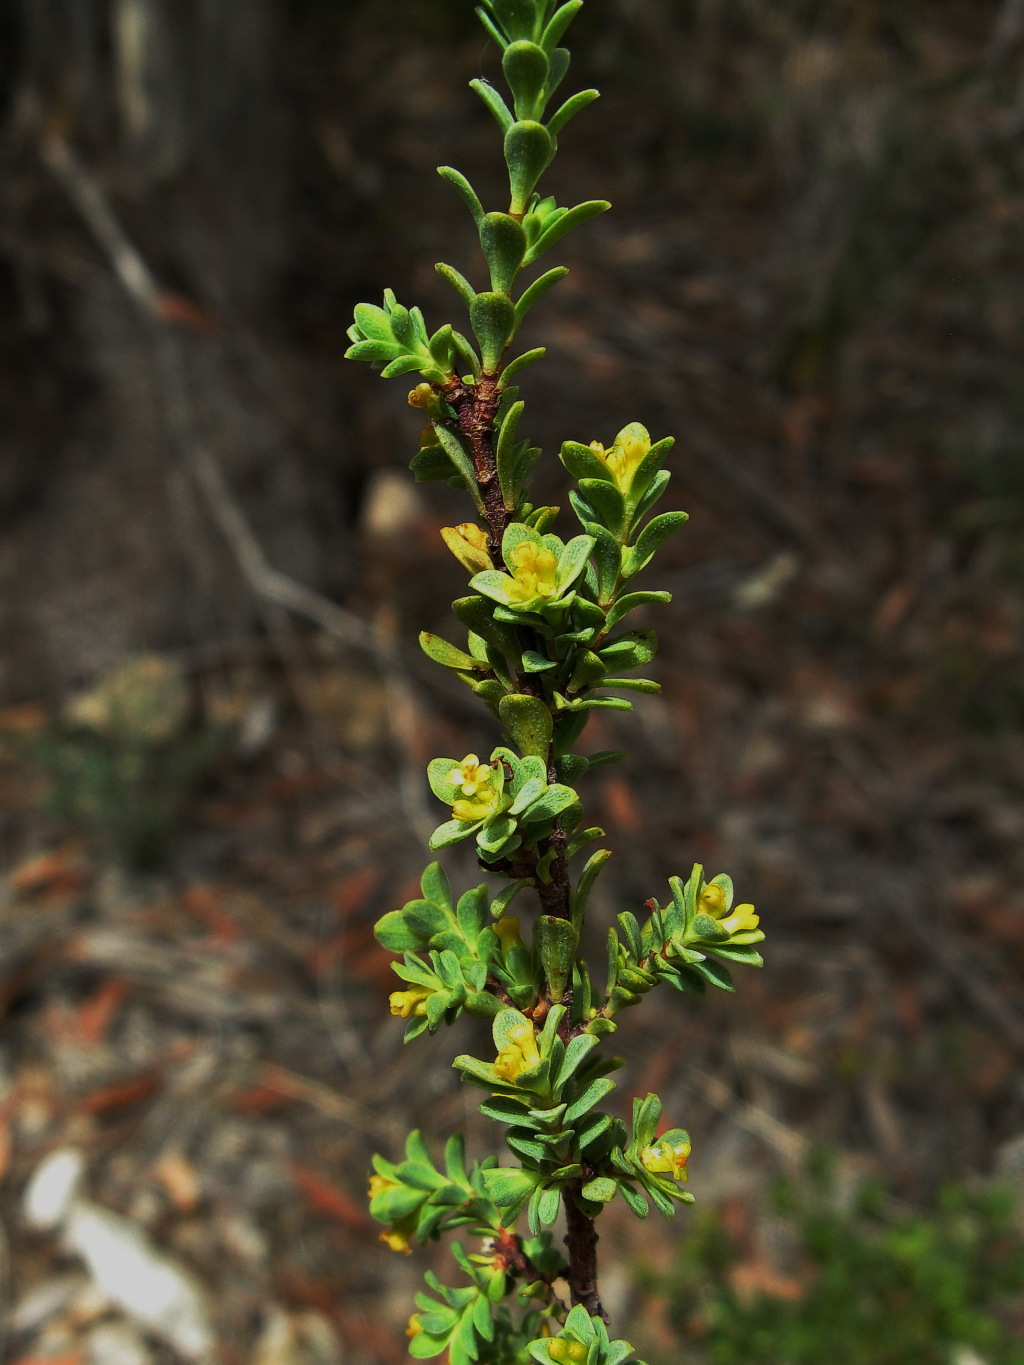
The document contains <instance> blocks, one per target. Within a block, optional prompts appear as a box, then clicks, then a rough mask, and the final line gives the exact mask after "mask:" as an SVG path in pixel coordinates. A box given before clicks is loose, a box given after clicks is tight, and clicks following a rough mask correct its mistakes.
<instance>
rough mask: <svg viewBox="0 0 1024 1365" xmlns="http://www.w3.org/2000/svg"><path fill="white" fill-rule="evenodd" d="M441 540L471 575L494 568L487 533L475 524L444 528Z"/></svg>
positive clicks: (462, 523)
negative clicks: (488, 547)
mask: <svg viewBox="0 0 1024 1365" xmlns="http://www.w3.org/2000/svg"><path fill="white" fill-rule="evenodd" d="M441 538H442V540H443V541H444V543H445V544H446V545H447V546H448V548H449V550H451V552H452V554H453V555H454V556H455V558H456V559H457V560H458V561H459V563H460V564H461V565H462V566H463V568H465V569H468V570H469V571H470V573H483V571H484V570H485V569H493V568H494V565H493V563H492V562H491V556H490V552H489V551H488V549H487V532H486V531H484V530H482V529H481V528H480V527H479V526H477V525H475V523H473V522H471V521H464V522H461V523H460V524H459V525H458V526H442V527H441Z"/></svg>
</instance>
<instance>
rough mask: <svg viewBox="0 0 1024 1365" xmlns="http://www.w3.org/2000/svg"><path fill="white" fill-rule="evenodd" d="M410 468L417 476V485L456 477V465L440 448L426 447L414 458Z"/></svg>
mask: <svg viewBox="0 0 1024 1365" xmlns="http://www.w3.org/2000/svg"><path fill="white" fill-rule="evenodd" d="M409 468H410V469H411V470H412V472H413V474H414V475H415V478H416V482H417V483H432V482H435V481H436V480H438V479H451V478H452V477H453V475H455V467H454V465H453V464H452V462H451V460H450V459H449V458H448V455H447V454H446V453H445V451H444V450H443V449H442V448H441V447H440V446H424V447H423V448H422V449H421V450H419V451H417V453H416V454H415V455H414V456H413V457H412V460H411V461H410V462H409ZM463 487H465V484H463Z"/></svg>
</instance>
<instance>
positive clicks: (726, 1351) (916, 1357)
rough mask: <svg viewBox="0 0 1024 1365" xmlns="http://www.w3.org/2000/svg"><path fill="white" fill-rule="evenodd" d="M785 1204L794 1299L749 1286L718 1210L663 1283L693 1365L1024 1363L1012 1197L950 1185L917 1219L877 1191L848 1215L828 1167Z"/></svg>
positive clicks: (780, 1205) (782, 1191)
mask: <svg viewBox="0 0 1024 1365" xmlns="http://www.w3.org/2000/svg"><path fill="white" fill-rule="evenodd" d="M775 1204H776V1216H777V1217H778V1218H780V1219H781V1220H782V1226H783V1229H784V1230H785V1231H786V1232H787V1233H788V1234H789V1237H790V1238H791V1239H792V1240H791V1241H790V1242H789V1244H788V1250H789V1253H790V1256H791V1264H790V1265H789V1266H787V1267H786V1273H787V1278H789V1279H791V1281H792V1284H793V1289H792V1294H791V1296H787V1297H781V1296H780V1295H778V1294H772V1293H771V1292H768V1290H770V1288H771V1283H772V1282H771V1280H770V1279H769V1280H768V1281H767V1288H766V1290H765V1291H757V1290H754V1289H752V1288H751V1286H750V1285H749V1284H748V1285H747V1286H746V1287H745V1289H743V1290H741V1289H739V1285H740V1284H741V1283H742V1281H741V1279H740V1277H737V1276H736V1273H735V1272H736V1269H737V1267H738V1265H739V1264H740V1262H741V1254H740V1252H739V1250H738V1248H737V1247H736V1246H735V1245H734V1244H733V1242H732V1240H731V1239H730V1237H729V1235H728V1233H727V1232H726V1230H725V1227H724V1225H723V1222H722V1220H721V1218H720V1217H718V1216H716V1215H715V1214H714V1213H708V1212H705V1213H704V1214H703V1215H702V1216H701V1218H700V1219H699V1220H698V1221H697V1225H696V1230H695V1233H694V1235H693V1237H692V1238H691V1239H690V1240H689V1241H688V1242H687V1243H686V1244H685V1245H684V1246H683V1248H682V1249H681V1252H680V1255H679V1257H678V1259H677V1261H676V1264H675V1266H674V1268H673V1270H672V1272H671V1274H670V1275H669V1276H667V1277H664V1278H662V1277H656V1278H655V1283H656V1284H657V1285H658V1287H659V1288H660V1289H661V1290H662V1291H663V1292H665V1293H666V1294H667V1295H668V1299H669V1313H670V1318H671V1321H672V1323H673V1325H674V1326H675V1327H676V1328H677V1329H678V1330H679V1332H680V1335H681V1338H682V1340H683V1341H684V1342H686V1346H685V1348H684V1350H683V1355H684V1357H685V1359H686V1360H687V1361H688V1362H691V1361H692V1362H698V1361H700V1362H707V1365H1024V1236H1022V1233H1021V1229H1020V1225H1019V1223H1017V1222H1016V1220H1015V1207H1014V1200H1013V1198H1012V1196H1011V1195H1010V1193H1009V1192H1008V1191H1005V1190H1002V1191H1000V1190H991V1189H987V1190H971V1189H968V1188H966V1187H965V1186H963V1185H948V1186H946V1187H945V1188H944V1189H943V1190H942V1191H940V1194H939V1196H938V1199H937V1201H936V1205H935V1207H934V1208H933V1209H931V1210H930V1211H927V1212H916V1211H908V1210H907V1209H905V1208H904V1207H901V1206H899V1205H897V1204H895V1203H894V1201H893V1200H892V1199H891V1198H890V1197H889V1196H888V1195H887V1194H886V1192H885V1191H884V1190H883V1189H882V1188H881V1187H880V1186H878V1185H874V1184H865V1185H864V1186H862V1187H861V1188H860V1189H859V1190H858V1191H857V1193H856V1195H855V1198H854V1200H853V1202H852V1205H850V1206H849V1207H846V1208H843V1207H840V1206H839V1201H838V1198H837V1190H836V1186H835V1183H834V1182H833V1181H831V1180H830V1179H829V1178H828V1177H827V1175H823V1174H822V1173H821V1172H819V1173H818V1175H817V1177H816V1178H812V1179H811V1180H810V1181H808V1182H807V1183H801V1184H799V1185H797V1184H794V1183H786V1184H783V1185H781V1186H780V1187H779V1189H778V1190H777V1192H776V1199H775ZM670 1359H671V1360H672V1361H678V1360H679V1359H680V1355H679V1353H675V1352H674V1353H673V1355H672V1356H671V1357H669V1356H665V1357H664V1365H669V1360H670Z"/></svg>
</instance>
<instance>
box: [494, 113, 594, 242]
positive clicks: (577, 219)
mask: <svg viewBox="0 0 1024 1365" xmlns="http://www.w3.org/2000/svg"><path fill="white" fill-rule="evenodd" d="M510 131H511V130H510ZM610 208H611V204H610V203H609V202H608V200H607V199H590V200H588V201H587V202H586V203H585V204H577V205H576V207H575V208H574V209H570V210H569V211H568V213H565V214H563V215H562V217H561V218H559V219H558V221H557V222H555V223H552V225H551V226H550V227H549V228H545V230H544V231H543V232H542V233H541V234H540V236H539V237H538V238H537V240H536V241H535V242H534V244H533V245H532V246H531V247H530V249H529V251H528V252H527V253H526V259H525V260H524V261H523V265H532V264H533V262H534V261H535V260H537V259H538V257H540V256H543V254H544V252H545V251H549V250H550V249H551V247H553V246H554V245H555V243H556V242H560V241H561V240H562V238H563V237H564V236H565V235H566V233H568V232H572V230H573V228H576V227H579V226H580V225H581V224H583V223H586V222H587V221H588V220H589V219H591V218H596V217H597V215H598V214H599V213H604V212H605V211H606V210H607V209H610Z"/></svg>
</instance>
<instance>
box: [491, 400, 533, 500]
mask: <svg viewBox="0 0 1024 1365" xmlns="http://www.w3.org/2000/svg"><path fill="white" fill-rule="evenodd" d="M525 408H526V404H525V403H523V402H517V403H513V404H512V406H511V407H510V408H509V410H508V412H507V413H506V414H505V416H504V418H503V419H502V423H501V428H500V430H499V431H498V439H497V442H496V444H495V451H494V455H495V462H496V464H497V468H498V482H499V484H500V485H501V499H502V502H503V503H504V505H505V510H506V511H507V512H514V511H515V508H516V504H517V503H518V501H519V495H520V492H521V489H520V488H519V486H518V480H517V479H516V468H515V450H516V431H517V429H518V427H519V419H520V418H521V417H522V415H523V412H524V410H525Z"/></svg>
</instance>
